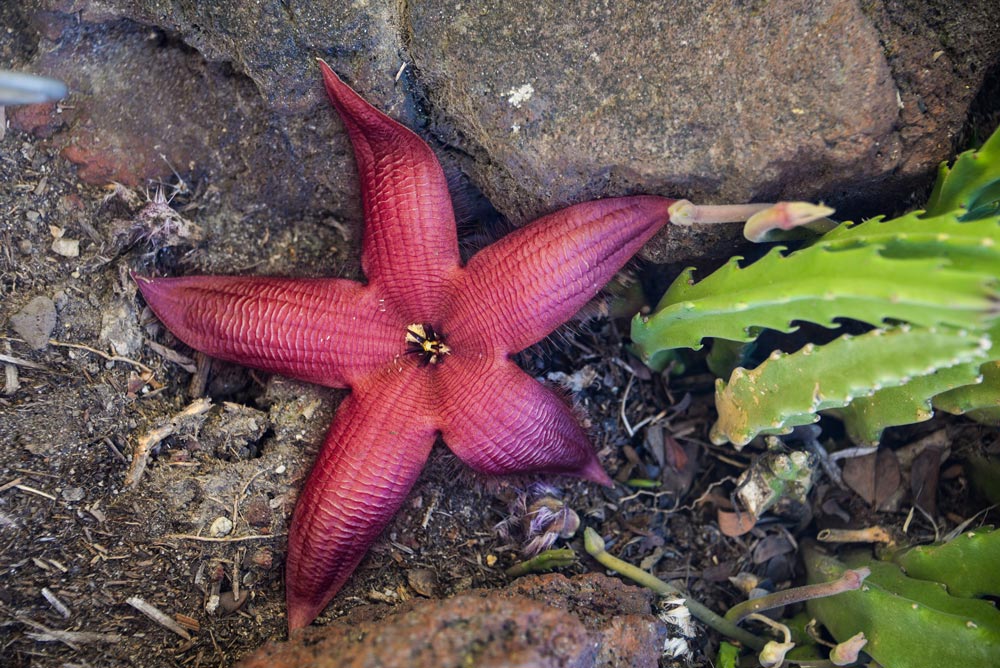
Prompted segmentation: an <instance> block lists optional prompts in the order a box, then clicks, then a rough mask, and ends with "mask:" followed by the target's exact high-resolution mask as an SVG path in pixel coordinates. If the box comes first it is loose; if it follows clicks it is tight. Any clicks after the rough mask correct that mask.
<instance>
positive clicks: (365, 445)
mask: <svg viewBox="0 0 1000 668" xmlns="http://www.w3.org/2000/svg"><path fill="white" fill-rule="evenodd" d="M385 373H386V374H388V373H394V374H396V376H395V378H393V379H392V380H391V381H390V380H388V378H387V377H386V376H382V377H381V378H380V379H378V380H377V381H376V382H372V383H366V385H368V386H367V387H365V388H362V389H363V391H360V390H359V391H356V392H354V393H352V394H351V395H350V396H349V397H347V399H345V400H344V402H343V403H342V404H341V405H340V408H339V409H338V410H337V415H336V417H335V418H334V420H333V424H332V425H331V426H330V431H329V433H328V434H327V436H326V440H325V441H324V443H323V446H322V449H321V450H320V453H319V457H318V458H317V460H316V465H315V466H314V467H313V470H312V473H311V474H310V475H309V480H308V481H307V482H306V486H305V488H304V489H303V490H302V494H301V496H300V497H299V501H298V503H297V504H296V506H295V515H294V517H293V519H292V528H291V532H290V533H289V536H288V560H287V564H286V569H285V590H286V593H285V597H286V600H287V604H288V628H289V631H293V630H295V629H297V628H301V627H303V626H307V625H308V624H309V623H310V622H312V620H313V619H315V618H316V616H317V615H318V614H319V613H320V612H322V611H323V608H324V607H326V605H327V603H329V602H330V599H332V598H333V597H334V596H335V595H336V594H337V592H338V591H339V590H340V588H341V587H342V586H343V585H344V582H346V581H347V578H348V577H350V575H351V573H353V572H354V569H355V568H356V567H357V565H358V563H359V562H360V561H361V559H362V557H364V555H365V552H367V551H368V547H369V546H370V545H371V544H372V543H373V542H374V541H375V539H376V538H377V537H378V535H379V534H380V533H381V532H382V529H384V528H385V526H386V525H387V524H388V523H389V520H391V519H392V517H393V515H395V514H396V511H397V510H399V507H400V505H402V503H403V501H404V500H405V499H406V495H407V493H408V492H409V491H410V488H411V487H413V483H414V482H416V480H417V476H418V475H419V474H420V470H421V468H423V465H424V462H425V461H426V460H427V456H428V455H429V454H430V451H431V446H432V445H433V444H434V440H435V438H436V437H437V430H436V429H435V428H434V425H433V420H432V419H431V418H430V417H429V414H430V412H429V411H428V410H427V406H426V405H425V404H426V403H427V401H426V395H423V394H421V393H419V392H414V389H413V388H414V386H417V387H419V380H420V379H419V376H420V374H421V373H423V372H422V370H421V369H419V367H417V366H416V365H407V366H405V367H404V368H403V371H402V372H399V371H391V372H385Z"/></svg>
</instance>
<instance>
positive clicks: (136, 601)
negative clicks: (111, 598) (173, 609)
mask: <svg viewBox="0 0 1000 668" xmlns="http://www.w3.org/2000/svg"><path fill="white" fill-rule="evenodd" d="M125 602H126V603H128V604H129V605H131V606H132V607H133V608H135V609H136V610H138V611H139V612H141V613H142V614H144V615H146V616H147V617H149V618H150V619H152V620H153V621H154V622H156V623H157V624H159V625H160V626H162V627H164V628H166V629H169V630H171V631H173V632H174V633H176V634H177V635H179V636H180V637H181V638H184V640H191V634H190V633H188V632H187V631H186V630H185V629H184V627H182V626H181V625H180V624H178V623H177V622H175V621H174V620H173V618H172V617H170V615H167V614H166V613H164V612H162V611H161V610H160V609H159V608H157V607H156V606H154V605H152V604H150V603H147V602H146V601H144V600H143V599H141V598H139V597H138V596H132V597H130V598H128V599H126V601H125Z"/></svg>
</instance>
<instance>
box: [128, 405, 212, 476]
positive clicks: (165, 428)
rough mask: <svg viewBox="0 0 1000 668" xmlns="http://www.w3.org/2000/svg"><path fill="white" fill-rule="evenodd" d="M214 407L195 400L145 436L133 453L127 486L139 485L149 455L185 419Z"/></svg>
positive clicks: (140, 439)
mask: <svg viewBox="0 0 1000 668" xmlns="http://www.w3.org/2000/svg"><path fill="white" fill-rule="evenodd" d="M211 407H212V400H211V399H195V400H194V401H192V402H191V403H190V404H188V405H187V406H186V407H185V408H184V410H182V411H181V412H180V413H178V414H177V415H175V416H173V417H172V418H170V420H169V421H168V422H167V423H166V424H164V425H161V426H159V427H157V428H156V429H153V430H152V431H150V432H148V433H146V434H143V435H142V436H141V437H140V438H139V442H138V443H137V444H136V446H135V450H134V451H133V452H132V464H131V465H130V466H129V468H128V472H127V473H126V474H125V486H126V487H132V486H134V485H136V484H138V482H139V479H140V478H142V474H143V472H144V471H145V470H146V462H147V461H149V454H150V452H152V450H153V448H154V447H156V445H157V444H158V443H159V442H160V441H162V440H163V439H165V438H166V437H167V436H170V435H171V434H173V433H174V432H175V431H177V429H178V427H179V426H180V424H181V422H182V421H183V419H184V418H188V417H193V416H197V415H201V414H202V413H205V412H207V411H208V409H210V408H211Z"/></svg>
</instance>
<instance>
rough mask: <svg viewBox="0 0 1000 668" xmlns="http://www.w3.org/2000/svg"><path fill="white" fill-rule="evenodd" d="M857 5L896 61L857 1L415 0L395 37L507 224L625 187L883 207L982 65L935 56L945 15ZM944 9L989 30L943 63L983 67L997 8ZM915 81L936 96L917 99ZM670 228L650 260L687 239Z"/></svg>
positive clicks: (996, 45) (927, 163) (929, 150)
mask: <svg viewBox="0 0 1000 668" xmlns="http://www.w3.org/2000/svg"><path fill="white" fill-rule="evenodd" d="M869 4H870V5H871V6H870V8H869V9H870V12H871V13H872V14H874V15H876V16H877V17H878V18H879V26H880V28H881V30H882V31H885V32H891V33H892V34H893V36H894V37H893V44H894V45H895V44H898V46H896V47H895V53H894V54H890V57H891V61H892V65H891V67H890V64H889V62H887V60H886V55H885V53H884V52H883V47H882V44H881V43H880V39H881V35H880V30H879V29H876V27H875V26H874V25H873V24H872V22H871V21H870V20H869V18H868V17H867V16H866V14H865V13H863V12H862V9H861V6H860V5H859V3H857V2H855V1H854V0H823V1H822V2H808V1H806V0H782V1H780V2H748V3H738V4H734V3H730V2H724V1H719V2H710V3H708V4H707V5H706V4H705V3H693V2H691V3H687V2H683V3H660V4H656V3H652V4H650V3H644V4H639V5H634V4H627V3H605V2H601V1H599V0H592V1H589V2H585V3H580V4H579V5H577V6H576V7H575V8H574V11H573V12H566V11H564V8H563V7H562V6H561V5H558V4H555V3H531V4H530V5H522V4H518V5H516V6H515V5H512V4H511V3H503V2H492V3H488V5H487V6H486V7H485V8H484V5H483V3H474V4H473V3H467V4H463V5H461V6H459V5H456V4H454V3H449V2H443V1H441V0H420V1H418V2H413V3H410V7H411V21H412V29H413V34H412V38H411V40H410V44H409V46H410V52H411V54H412V55H413V57H414V61H415V64H416V66H417V68H418V70H419V71H420V74H421V80H422V83H423V85H424V86H425V88H426V90H427V93H428V95H429V96H430V98H431V100H432V101H433V103H434V107H435V109H438V110H440V112H441V113H442V114H443V115H445V116H446V117H447V121H448V123H449V124H450V125H451V126H452V132H451V134H450V135H449V141H450V142H451V143H453V144H456V145H458V146H461V147H462V148H463V149H464V150H465V151H467V152H469V153H470V154H472V155H474V156H476V158H477V160H476V162H475V166H474V167H473V173H474V175H475V178H476V180H477V181H478V182H479V183H480V184H481V186H482V188H483V190H484V192H485V193H486V195H487V196H488V197H490V198H491V200H492V201H493V203H494V204H495V205H496V206H497V208H498V209H500V211H502V212H503V213H505V214H507V215H508V216H510V217H512V218H513V219H514V220H515V221H518V222H520V221H524V220H529V219H531V218H532V217H534V216H536V215H537V214H539V213H542V212H546V211H549V210H552V209H555V208H559V207H560V206H563V205H564V204H567V203H570V202H573V201H579V200H585V199H588V198H590V197H592V196H594V195H598V194H624V193H631V192H638V191H643V192H656V193H660V194H672V195H677V196H685V197H688V198H691V199H693V200H695V201H702V202H726V201H747V200H756V201H768V200H773V199H776V198H786V199H787V198H807V199H826V200H828V201H830V202H832V203H833V204H834V205H836V206H841V207H846V208H847V209H849V210H852V209H858V208H862V209H864V208H866V207H870V208H873V210H884V209H885V208H886V207H892V206H894V204H893V203H892V202H891V200H890V201H889V202H886V199H890V198H887V197H886V191H887V190H889V191H892V194H898V193H900V192H902V193H905V194H909V192H908V191H909V190H911V189H912V188H913V187H914V185H915V184H914V182H913V177H914V176H915V175H916V176H920V177H926V176H928V175H929V174H930V171H931V169H932V167H933V166H934V165H935V164H936V163H937V162H939V161H940V160H942V159H944V158H946V157H947V156H948V155H949V153H950V151H951V150H952V147H951V143H952V138H953V136H954V133H955V132H957V130H958V129H959V128H960V127H961V125H962V123H963V121H964V117H965V114H966V110H967V108H968V104H969V101H970V100H971V97H972V94H973V93H974V92H975V90H976V89H977V88H978V86H979V85H980V83H981V81H982V75H983V70H982V68H981V67H980V68H978V69H977V68H976V67H975V66H974V64H971V65H969V66H964V67H957V66H955V64H954V62H953V61H952V60H951V59H949V60H948V61H946V62H935V61H934V60H933V58H934V55H933V54H934V50H935V49H941V48H943V47H942V45H941V44H940V42H939V43H937V44H933V43H931V42H933V41H934V39H935V38H936V39H938V40H943V39H944V37H943V36H942V35H938V34H937V33H936V32H935V31H936V30H938V29H943V28H941V26H940V23H942V22H935V23H937V24H938V25H935V24H932V23H928V22H926V21H925V22H924V23H920V19H919V18H918V14H917V10H916V9H907V10H905V11H903V10H900V9H899V8H898V4H899V3H894V2H893V3H887V4H888V6H889V8H886V5H884V4H883V3H869ZM903 4H906V3H903ZM910 4H912V3H910ZM954 4H955V3H947V4H946V3H941V5H940V6H941V7H942V10H938V9H937V8H934V9H930V10H928V12H929V14H930V15H931V16H932V17H933V16H936V14H937V13H938V11H943V9H944V8H947V10H948V11H950V12H952V15H953V16H954V15H963V14H964V15H965V16H966V17H968V16H970V15H972V16H973V17H974V19H975V20H976V21H978V22H980V23H981V24H982V25H986V26H992V28H991V29H992V30H993V31H994V34H992V35H990V34H986V33H985V32H980V33H977V34H973V35H963V40H964V41H965V42H966V43H965V44H964V45H963V46H962V47H961V49H962V53H959V54H956V56H955V58H954V61H960V62H963V63H964V62H966V60H965V56H967V55H969V54H970V52H974V55H975V58H976V60H977V61H978V62H980V63H987V64H988V63H990V62H995V61H996V59H997V53H998V52H1000V40H998V38H997V37H996V35H995V31H996V30H997V27H998V25H1000V5H998V4H996V3H994V2H992V1H986V0H981V1H980V2H975V3H968V4H969V5H971V6H966V7H962V8H958V7H954V6H953V5H954ZM925 15H926V14H925ZM896 21H903V22H904V23H905V27H901V26H900V25H899V24H897V23H896ZM960 23H961V21H960V20H958V19H955V18H952V19H950V25H952V26H954V25H957V24H960ZM914 25H915V26H917V27H919V30H917V31H915V32H916V34H917V36H916V37H914V40H915V43H914V44H909V43H908V34H909V33H907V32H904V30H906V29H907V27H912V26H914ZM956 37H957V35H956ZM968 42H972V43H974V44H975V45H976V46H975V47H971V49H970V47H969V46H968ZM938 60H940V57H939V58H938ZM894 75H895V77H897V78H898V79H900V80H902V81H903V82H904V83H903V84H897V81H896V80H894ZM529 86H530V87H531V88H530V89H528V88H527V87H529ZM900 88H902V89H903V91H904V92H900V93H899V94H900V96H903V95H904V94H905V96H906V97H900V98H897V92H898V91H899V90H900ZM943 91H948V92H947V95H946V97H944V98H941V96H940V93H941V92H943ZM924 95H928V96H929V97H930V98H932V99H939V98H941V102H942V103H943V104H939V105H933V106H926V105H921V104H918V100H919V99H920V98H921V97H922V96H924ZM900 100H902V102H903V105H904V106H903V108H902V110H901V109H900V107H899V102H900ZM907 102H909V106H906V105H907ZM917 109H919V110H921V111H917V112H914V110H917ZM901 112H903V113H901ZM442 125H443V124H442ZM900 126H901V127H900ZM440 131H442V132H443V130H440ZM911 153H913V155H911ZM876 202H877V204H876ZM873 204H874V206H873ZM670 232H671V233H672V235H671V236H673V237H674V238H673V239H666V240H664V239H663V238H661V244H663V245H661V248H660V251H661V252H660V253H659V256H658V259H663V260H665V259H667V258H669V257H671V256H674V257H676V256H677V254H678V250H680V251H681V253H680V254H681V255H684V252H683V251H684V248H683V247H681V248H679V249H678V247H677V244H678V243H680V244H682V245H683V244H688V245H690V243H691V242H692V239H689V238H687V237H688V235H687V233H678V231H676V230H670ZM706 242H707V239H699V240H698V242H697V243H706ZM690 250H693V249H690ZM663 251H668V252H663Z"/></svg>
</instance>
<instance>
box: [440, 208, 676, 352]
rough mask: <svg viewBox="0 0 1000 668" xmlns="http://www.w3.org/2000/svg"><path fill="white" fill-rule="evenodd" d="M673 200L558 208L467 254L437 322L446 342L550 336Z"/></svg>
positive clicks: (507, 344)
mask: <svg viewBox="0 0 1000 668" xmlns="http://www.w3.org/2000/svg"><path fill="white" fill-rule="evenodd" d="M673 201H674V200H671V199H666V198H663V197H655V196H651V195H646V196H636V197H616V198H611V199H602V200H595V201H593V202H586V203H583V204H577V205H575V206H571V207H568V208H566V209H562V210H561V211H557V212H555V213H553V214H550V215H548V216H545V217H543V218H539V219H538V220H536V221H534V222H532V223H530V224H528V225H526V226H524V227H522V228H520V229H518V230H516V231H514V232H512V233H511V234H509V235H507V236H506V237H504V238H503V239H500V240H499V241H497V242H496V243H494V244H492V245H490V246H487V247H486V248H484V249H483V250H481V251H479V252H478V253H476V255H474V256H473V257H472V259H471V260H470V261H469V263H468V265H467V266H466V268H465V270H464V271H463V272H462V276H461V278H460V279H459V281H457V283H456V285H455V288H454V293H453V294H454V297H453V298H452V299H451V300H450V302H449V305H450V309H449V312H448V313H447V316H446V318H445V321H444V322H443V323H442V324H441V326H442V329H443V331H446V332H447V334H448V336H449V337H450V338H449V341H448V342H449V344H450V345H452V346H453V347H455V348H456V349H458V348H459V347H460V346H467V347H469V348H470V349H476V350H479V349H482V347H483V345H484V343H483V342H484V340H486V339H491V340H492V344H491V346H492V347H493V348H494V349H499V350H502V351H504V352H507V353H515V352H518V351H520V350H523V349H525V348H527V347H528V346H530V345H532V344H534V343H536V342H538V341H540V340H541V339H543V338H545V337H546V336H548V335H549V334H550V333H551V332H552V331H553V330H554V329H555V328H556V327H558V326H559V325H561V324H562V323H564V322H566V321H567V320H569V319H570V318H571V317H572V316H573V315H575V314H576V313H577V312H578V311H579V310H580V309H581V308H582V307H583V306H584V305H585V304H586V303H587V302H588V301H589V300H591V299H592V298H593V297H594V296H595V295H596V294H597V293H598V292H599V291H600V290H601V288H603V287H604V285H605V284H606V283H607V282H608V281H610V280H611V278H612V277H613V276H614V275H615V273H617V272H618V271H619V270H620V269H621V268H622V267H624V266H625V263H626V262H628V260H629V258H631V257H632V256H633V255H635V253H636V252H637V251H638V250H639V249H640V248H641V247H642V245H643V244H644V243H646V241H648V240H649V239H650V237H652V236H653V235H654V234H655V233H656V231H657V230H659V229H660V227H662V226H663V225H664V224H665V223H666V222H667V221H668V220H669V218H670V216H669V213H668V209H669V207H670V205H671V204H672V203H673Z"/></svg>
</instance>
